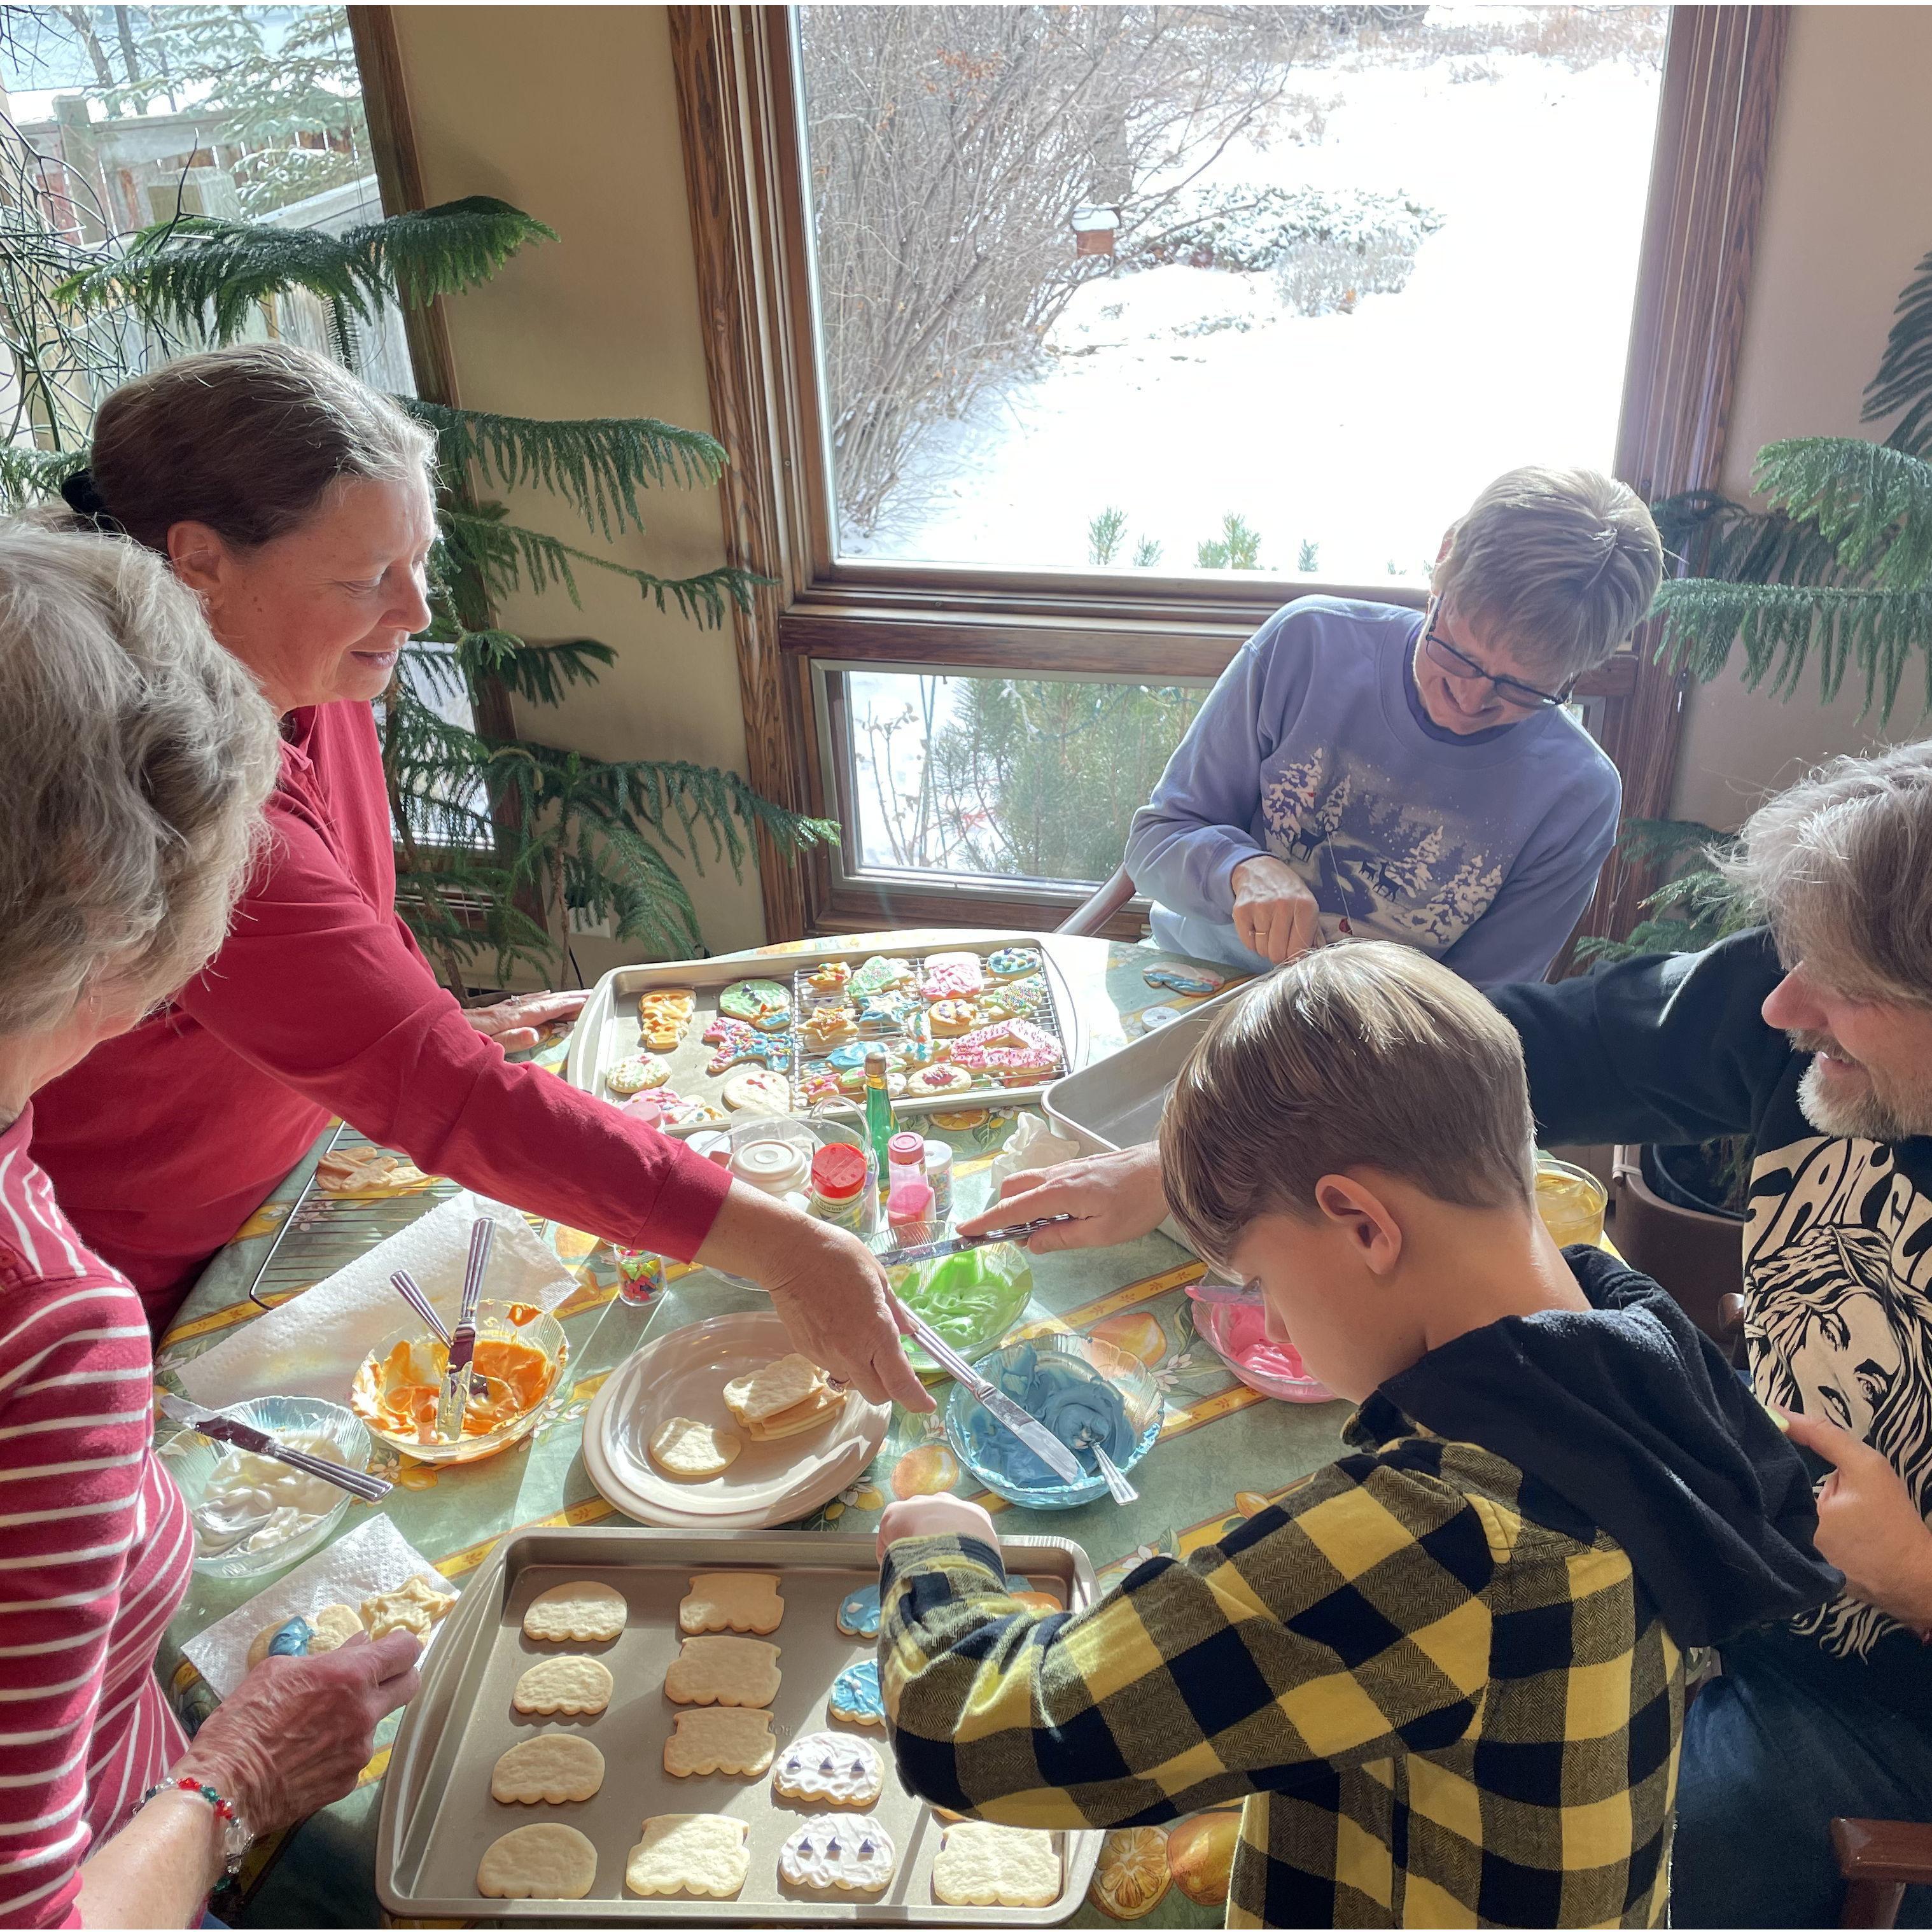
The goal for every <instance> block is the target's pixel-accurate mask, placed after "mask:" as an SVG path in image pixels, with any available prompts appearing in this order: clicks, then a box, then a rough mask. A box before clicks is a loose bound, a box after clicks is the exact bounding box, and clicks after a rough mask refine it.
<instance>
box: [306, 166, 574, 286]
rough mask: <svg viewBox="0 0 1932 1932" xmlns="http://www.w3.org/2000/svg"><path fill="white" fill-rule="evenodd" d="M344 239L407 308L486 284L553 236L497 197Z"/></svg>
mask: <svg viewBox="0 0 1932 1932" xmlns="http://www.w3.org/2000/svg"><path fill="white" fill-rule="evenodd" d="M342 239H343V241H344V243H345V244H346V245H348V246H349V247H350V248H355V249H356V250H358V251H360V252H361V254H362V256H363V257H364V258H365V259H366V260H368V262H369V263H370V264H371V270H372V272H374V274H376V275H378V276H380V278H381V279H382V280H383V281H384V282H385V283H386V284H387V286H388V287H389V288H391V289H392V290H394V291H395V294H396V296H397V297H398V299H400V300H401V302H402V303H403V304H404V306H405V307H406V308H427V307H428V305H429V304H430V303H431V302H434V300H435V299H436V298H437V296H449V295H455V294H458V293H460V291H461V290H464V289H470V288H475V287H479V286H480V285H481V284H483V283H484V282H487V281H489V279H490V277H491V276H492V275H495V274H496V272H497V270H498V269H500V268H502V266H503V264H504V263H505V262H507V261H508V260H509V259H510V257H511V256H513V255H514V254H516V253H517V251H518V250H519V249H521V248H524V247H526V246H527V245H529V243H530V242H554V241H556V239H558V236H557V233H556V229H554V228H552V227H551V226H550V225H549V224H548V223H546V222H542V221H539V220H537V218H536V217H535V215H532V214H525V213H524V212H523V210H522V209H521V208H512V207H511V205H510V204H509V203H508V202H507V201H499V200H498V199H496V196H494V195H489V194H466V195H464V196H463V197H462V198H461V199H460V200H457V201H445V202H438V203H437V205H436V206H435V207H434V208H417V209H416V210H414V211H412V212H410V213H409V214H392V215H391V216H390V217H389V219H388V220H386V221H376V222H371V223H370V224H369V225H368V226H367V227H363V228H352V229H350V231H349V233H347V235H345V236H344V237H343V238H342Z"/></svg>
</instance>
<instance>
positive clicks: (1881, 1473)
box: [886, 1409, 1932, 1636]
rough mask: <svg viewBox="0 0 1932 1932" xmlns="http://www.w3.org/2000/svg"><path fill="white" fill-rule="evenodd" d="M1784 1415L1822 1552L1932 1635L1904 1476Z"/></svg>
mask: <svg viewBox="0 0 1932 1932" xmlns="http://www.w3.org/2000/svg"><path fill="white" fill-rule="evenodd" d="M1783 1414H1784V1417H1785V1418H1786V1421H1787V1424H1788V1425H1789V1427H1787V1430H1786V1431H1785V1433H1786V1434H1787V1435H1788V1436H1790V1439H1792V1441H1793V1442H1796V1444H1797V1445H1799V1448H1803V1449H1809V1450H1810V1451H1811V1452H1812V1454H1814V1455H1816V1456H1822V1457H1824V1459H1825V1460H1826V1462H1828V1463H1830V1464H1831V1465H1832V1473H1831V1474H1830V1475H1829V1476H1827V1477H1826V1478H1825V1481H1824V1483H1823V1485H1822V1487H1820V1490H1819V1491H1818V1539H1817V1540H1818V1554H1819V1555H1820V1556H1822V1557H1823V1558H1824V1559H1825V1561H1826V1562H1827V1563H1830V1564H1833V1565H1835V1566H1836V1567H1837V1568H1839V1569H1841V1570H1842V1571H1843V1572H1844V1573H1845V1582H1846V1586H1847V1587H1848V1588H1849V1589H1850V1591H1851V1593H1852V1595H1853V1596H1855V1597H1860V1598H1863V1599H1864V1601H1865V1602H1867V1603H1868V1604H1876V1606H1877V1607H1878V1608H1879V1610H1883V1611H1884V1612H1885V1613H1886V1615H1887V1616H1894V1617H1896V1618H1897V1619H1898V1621H1899V1622H1900V1623H1902V1624H1905V1625H1909V1627H1910V1628H1912V1629H1913V1630H1915V1631H1918V1633H1919V1634H1921V1636H1924V1635H1925V1634H1927V1633H1928V1632H1932V1529H1927V1527H1926V1523H1925V1519H1924V1517H1922V1516H1921V1515H1920V1514H1919V1513H1918V1505H1917V1504H1916V1503H1915V1502H1913V1501H1912V1493H1911V1491H1910V1490H1908V1489H1907V1488H1906V1487H1905V1484H1904V1483H1903V1481H1902V1480H1901V1479H1900V1476H1899V1473H1898V1472H1897V1470H1896V1469H1894V1468H1893V1467H1892V1466H1891V1463H1889V1462H1888V1460H1886V1458H1885V1456H1884V1455H1883V1454H1881V1453H1880V1452H1879V1451H1878V1450H1876V1449H1874V1448H1873V1447H1872V1446H1871V1445H1870V1443H1868V1442H1860V1441H1859V1440H1858V1438H1857V1437H1856V1436H1853V1435H1852V1434H1851V1433H1849V1431H1848V1430H1843V1429H1841V1428H1839V1427H1838V1426H1837V1425H1836V1424H1833V1423H1829V1422H1826V1421H1823V1419H1822V1418H1820V1417H1817V1416H1815V1415H1793V1413H1792V1412H1791V1411H1790V1409H1786V1410H1784V1412H1783ZM886 1514H888V1515H889V1514H891V1512H890V1511H887V1512H886Z"/></svg>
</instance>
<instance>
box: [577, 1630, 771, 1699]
mask: <svg viewBox="0 0 1932 1932" xmlns="http://www.w3.org/2000/svg"><path fill="white" fill-rule="evenodd" d="M598 1668H599V1669H600V1670H601V1669H602V1666H601V1665H599V1666H598ZM605 1676H606V1677H608V1676H609V1673H607V1672H606V1673H605ZM779 1676H780V1673H779V1670H778V1646H777V1645H776V1644H775V1643H759V1642H758V1640H757V1639H756V1638H755V1637H686V1638H685V1640H684V1643H683V1645H682V1648H681V1649H679V1652H678V1653H677V1656H676V1659H675V1661H673V1663H672V1664H671V1667H670V1669H669V1670H667V1671H666V1672H665V1673H664V1695H665V1696H666V1697H668V1698H669V1699H670V1701H671V1702H672V1703H673V1704H742V1705H745V1706H757V1705H760V1704H769V1703H770V1702H771V1701H772V1699H773V1698H774V1697H776V1696H777V1695H778V1679H779Z"/></svg>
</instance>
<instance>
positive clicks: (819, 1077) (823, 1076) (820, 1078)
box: [793, 1067, 845, 1108]
mask: <svg viewBox="0 0 1932 1932" xmlns="http://www.w3.org/2000/svg"><path fill="white" fill-rule="evenodd" d="M839 1079H840V1076H838V1074H836V1073H833V1072H832V1070H830V1069H829V1067H820V1069H819V1070H818V1071H817V1073H802V1074H800V1075H799V1077H798V1079H796V1081H794V1082H793V1092H794V1093H795V1094H796V1095H797V1097H798V1104H799V1106H800V1107H802V1108H803V1107H819V1106H825V1105H826V1104H827V1103H829V1102H832V1101H835V1100H844V1097H845V1095H844V1090H843V1089H842V1088H841V1087H840V1086H839V1085H838V1082H839Z"/></svg>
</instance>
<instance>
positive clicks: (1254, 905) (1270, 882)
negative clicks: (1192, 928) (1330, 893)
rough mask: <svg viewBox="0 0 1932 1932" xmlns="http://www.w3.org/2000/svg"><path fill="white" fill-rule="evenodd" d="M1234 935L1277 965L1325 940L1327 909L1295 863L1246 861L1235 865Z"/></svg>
mask: <svg viewBox="0 0 1932 1932" xmlns="http://www.w3.org/2000/svg"><path fill="white" fill-rule="evenodd" d="M1233 883H1234V887H1235V938H1237V939H1238V940H1239V941H1241V944H1243V945H1244V946H1245V947H1247V949H1248V950H1249V951H1250V952H1251V953H1259V954H1260V955H1261V956H1262V958H1263V959H1266V960H1268V961H1269V962H1271V964H1273V965H1277V966H1285V965H1287V964H1288V962H1289V961H1290V960H1291V959H1300V958H1301V956H1302V955H1303V954H1304V953H1306V952H1307V950H1308V949H1309V948H1310V947H1311V946H1314V945H1317V944H1319V943H1320V940H1321V933H1320V930H1319V926H1318V924H1317V922H1318V921H1319V919H1320V917H1321V908H1320V907H1319V906H1317V905H1316V903H1315V895H1314V894H1313V892H1310V890H1309V889H1308V888H1307V886H1304V884H1303V883H1301V877H1300V876H1299V874H1297V873H1296V872H1295V870H1294V868H1292V866H1288V865H1283V863H1282V862H1281V861H1280V859H1270V858H1268V857H1265V856H1264V857H1261V858H1255V859H1243V860H1242V861H1241V863H1240V864H1239V865H1237V866H1236V867H1235V871H1234V878H1233Z"/></svg>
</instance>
